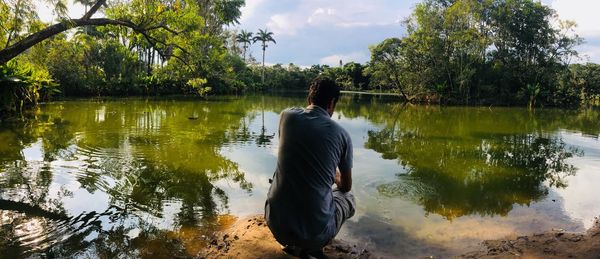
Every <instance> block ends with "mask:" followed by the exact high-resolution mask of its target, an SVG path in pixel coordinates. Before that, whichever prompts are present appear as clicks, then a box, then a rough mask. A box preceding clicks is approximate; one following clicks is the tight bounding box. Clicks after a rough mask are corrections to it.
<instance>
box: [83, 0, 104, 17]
mask: <svg viewBox="0 0 600 259" xmlns="http://www.w3.org/2000/svg"><path fill="white" fill-rule="evenodd" d="M105 4H106V0H98V1H96V3H95V4H94V5H93V6H92V8H90V10H89V11H88V12H87V13H85V14H84V15H83V17H81V19H82V20H88V19H90V18H92V15H94V14H95V13H96V12H97V11H98V9H100V7H101V6H103V5H105Z"/></svg>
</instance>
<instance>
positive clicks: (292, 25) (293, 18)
mask: <svg viewBox="0 0 600 259" xmlns="http://www.w3.org/2000/svg"><path fill="white" fill-rule="evenodd" d="M302 20H303V19H302V18H301V17H298V16H297V15H294V14H276V15H273V16H271V18H270V19H269V21H268V22H267V28H269V29H270V30H272V31H273V33H275V34H278V35H296V33H297V32H298V30H300V29H301V28H302V27H304V25H305V24H304V23H303V22H302Z"/></svg>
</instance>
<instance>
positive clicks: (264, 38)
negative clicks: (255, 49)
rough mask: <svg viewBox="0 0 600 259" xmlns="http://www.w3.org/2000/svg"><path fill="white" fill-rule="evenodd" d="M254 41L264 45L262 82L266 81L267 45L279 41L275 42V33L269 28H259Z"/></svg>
mask: <svg viewBox="0 0 600 259" xmlns="http://www.w3.org/2000/svg"><path fill="white" fill-rule="evenodd" d="M253 41H254V42H257V41H260V42H261V45H262V52H263V55H262V83H263V84H264V83H265V51H266V50H267V47H268V46H269V45H267V43H269V42H273V43H275V44H277V42H275V39H274V38H273V33H272V32H270V31H267V29H265V30H262V29H259V30H258V33H256V36H254V38H253Z"/></svg>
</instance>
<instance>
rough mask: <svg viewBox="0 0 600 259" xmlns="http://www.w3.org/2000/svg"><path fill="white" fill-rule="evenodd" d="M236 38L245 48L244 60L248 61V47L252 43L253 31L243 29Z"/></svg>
mask: <svg viewBox="0 0 600 259" xmlns="http://www.w3.org/2000/svg"><path fill="white" fill-rule="evenodd" d="M235 40H236V41H237V42H239V43H242V44H243V45H242V47H243V48H244V62H246V50H248V47H250V45H252V43H253V42H252V32H247V31H246V30H242V31H241V32H240V34H238V35H237V36H235Z"/></svg>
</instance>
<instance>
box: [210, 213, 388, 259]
mask: <svg viewBox="0 0 600 259" xmlns="http://www.w3.org/2000/svg"><path fill="white" fill-rule="evenodd" d="M324 251H325V254H326V255H327V256H329V257H330V258H379V257H377V256H374V255H373V254H372V252H371V251H368V250H366V249H358V248H357V246H355V245H352V244H349V243H347V242H344V241H341V240H334V241H333V242H332V243H331V244H329V245H328V246H326V247H325V249H324ZM200 257H201V258H294V257H292V256H289V255H287V254H286V253H285V252H283V251H282V250H281V245H279V243H277V241H276V240H275V238H274V237H273V235H272V234H271V231H270V230H269V228H268V227H267V225H266V223H265V220H264V217H263V215H256V216H253V217H250V218H245V219H241V220H238V222H237V223H235V224H234V225H233V226H232V227H231V228H229V229H227V230H225V231H223V232H220V233H218V234H216V235H215V237H214V238H213V239H212V240H211V242H210V245H209V247H208V248H207V249H205V250H204V251H202V252H201V253H200Z"/></svg>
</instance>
